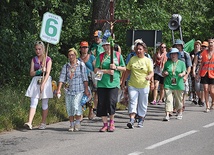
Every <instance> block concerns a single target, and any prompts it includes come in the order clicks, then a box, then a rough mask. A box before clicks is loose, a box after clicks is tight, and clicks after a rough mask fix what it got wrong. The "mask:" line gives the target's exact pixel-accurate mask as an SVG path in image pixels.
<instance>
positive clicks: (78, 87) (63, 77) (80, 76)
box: [59, 60, 88, 95]
mask: <svg viewBox="0 0 214 155" xmlns="http://www.w3.org/2000/svg"><path fill="white" fill-rule="evenodd" d="M70 69H71V64H70V62H69V63H67V64H65V65H64V66H63V67H62V71H61V73H60V77H59V82H63V83H66V82H68V83H69V88H68V89H66V92H67V94H71V95H76V94H79V93H80V92H84V84H83V82H84V81H88V76H87V69H86V66H85V64H84V62H81V61H79V60H77V65H76V69H75V71H74V76H73V77H72V78H71V79H70V75H71V71H70Z"/></svg>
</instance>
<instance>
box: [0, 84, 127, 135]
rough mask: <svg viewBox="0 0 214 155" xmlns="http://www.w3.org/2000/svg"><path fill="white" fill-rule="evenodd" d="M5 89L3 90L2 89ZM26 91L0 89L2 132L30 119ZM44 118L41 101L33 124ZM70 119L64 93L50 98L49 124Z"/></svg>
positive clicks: (118, 108)
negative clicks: (58, 96) (59, 96)
mask: <svg viewBox="0 0 214 155" xmlns="http://www.w3.org/2000/svg"><path fill="white" fill-rule="evenodd" d="M2 90H3V91H2ZM25 91H26V90H24V91H21V90H20V89H19V88H18V87H16V88H11V87H7V88H6V87H5V88H2V89H1V91H0V99H1V100H0V132H3V131H11V130H13V129H20V128H23V125H24V123H25V122H27V120H28V113H29V108H30V98H28V97H26V96H25ZM125 108H126V107H125V106H124V105H122V104H120V103H118V104H117V110H124V109H125ZM83 116H84V117H87V116H88V108H87V109H86V110H85V111H84V112H83ZM41 119H42V107H41V101H39V104H38V106H37V110H36V114H35V116H34V119H33V126H38V125H39V124H40V122H41ZM66 120H68V116H67V112H66V107H65V100H64V94H62V96H61V98H60V99H58V98H57V97H54V98H53V99H50V100H49V113H48V117H47V124H52V123H56V122H60V121H66Z"/></svg>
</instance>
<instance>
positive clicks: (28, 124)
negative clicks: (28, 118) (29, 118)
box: [24, 123, 33, 130]
mask: <svg viewBox="0 0 214 155" xmlns="http://www.w3.org/2000/svg"><path fill="white" fill-rule="evenodd" d="M24 127H25V128H27V129H28V130H32V129H33V127H32V125H31V124H30V123H25V124H24Z"/></svg>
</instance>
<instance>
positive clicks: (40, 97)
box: [39, 43, 49, 100]
mask: <svg viewBox="0 0 214 155" xmlns="http://www.w3.org/2000/svg"><path fill="white" fill-rule="evenodd" d="M48 47H49V43H48V44H47V48H46V52H45V57H44V59H43V62H42V64H44V67H43V69H42V82H43V81H44V79H45V72H46V59H47V56H48ZM39 99H40V100H41V99H42V90H41V86H40V95H39Z"/></svg>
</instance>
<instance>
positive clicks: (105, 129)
mask: <svg viewBox="0 0 214 155" xmlns="http://www.w3.org/2000/svg"><path fill="white" fill-rule="evenodd" d="M107 130H108V126H103V127H102V128H101V129H100V132H106V131H107Z"/></svg>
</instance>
